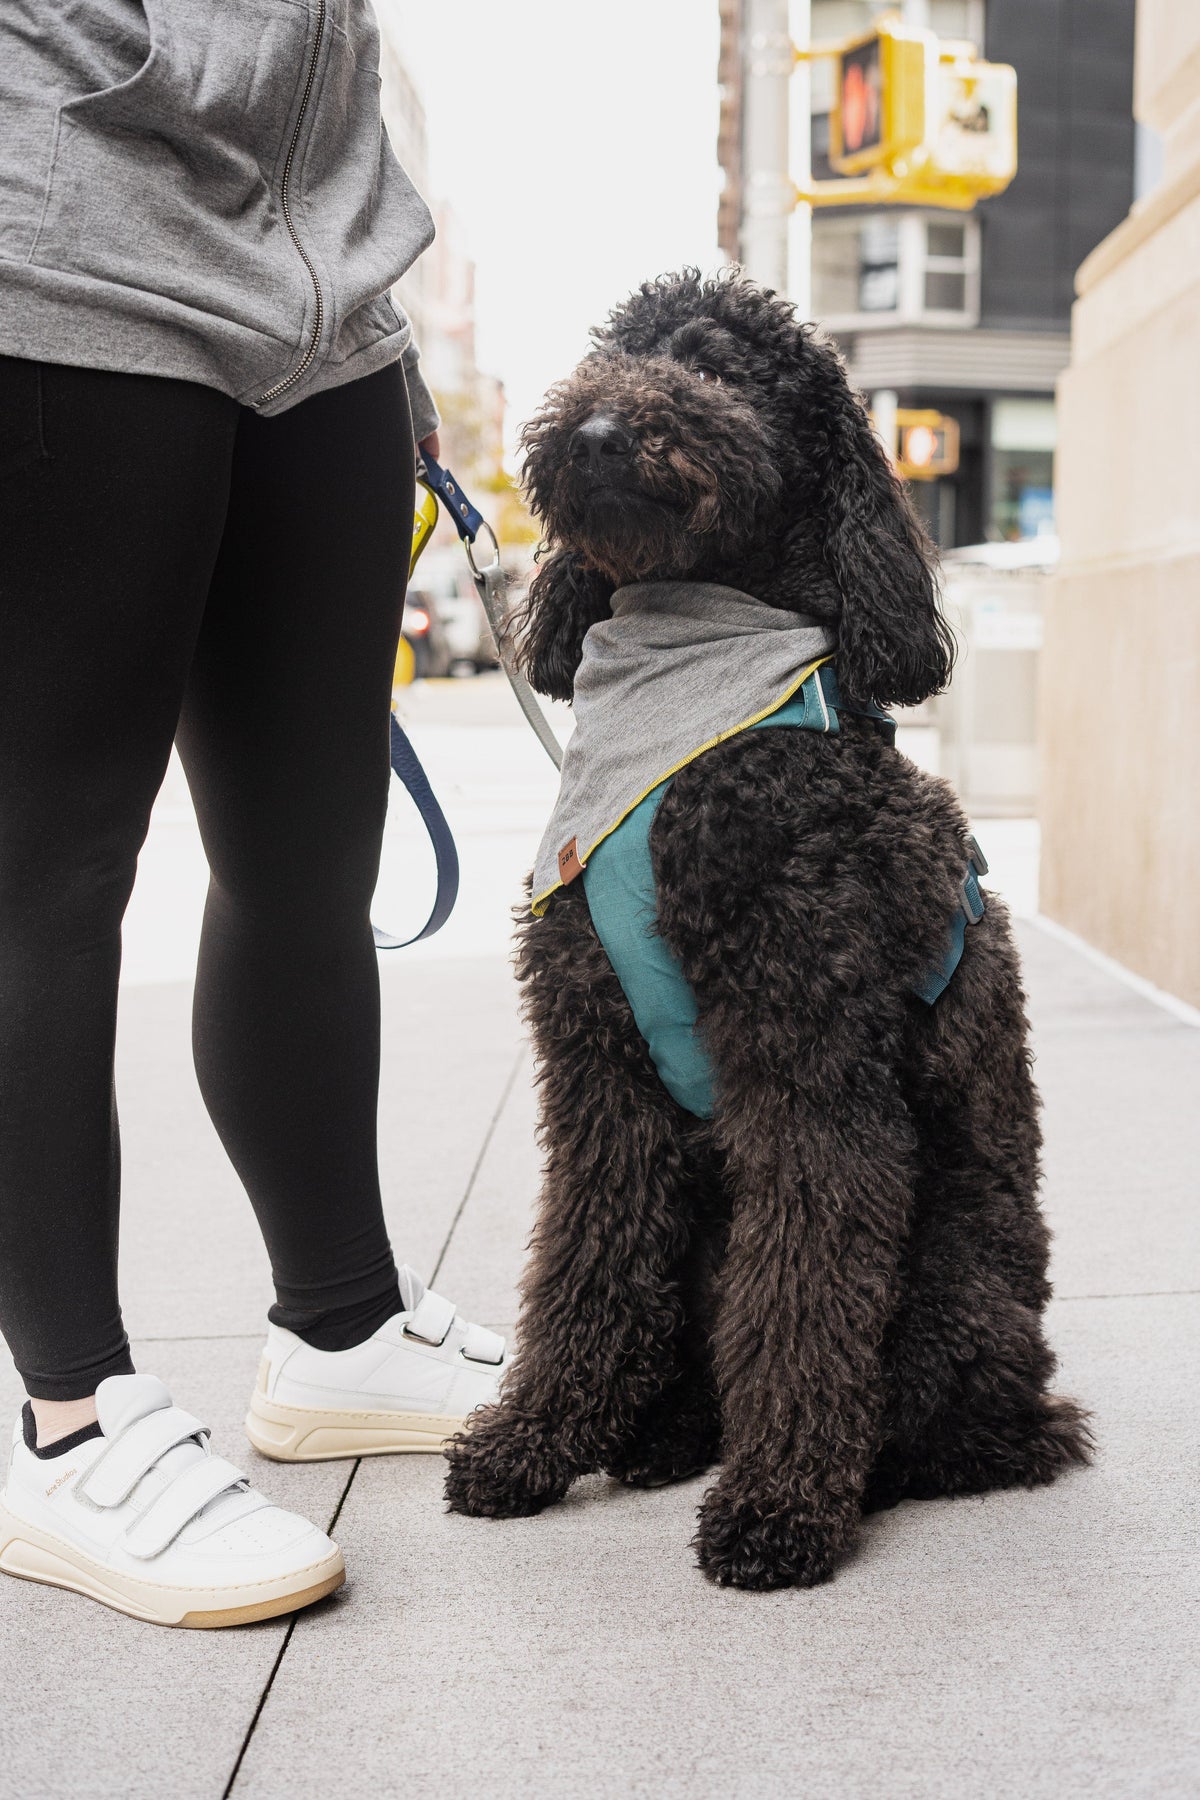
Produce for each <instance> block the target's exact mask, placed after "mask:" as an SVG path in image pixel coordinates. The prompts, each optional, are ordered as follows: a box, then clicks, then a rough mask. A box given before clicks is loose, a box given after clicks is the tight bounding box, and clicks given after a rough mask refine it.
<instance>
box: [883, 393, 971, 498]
mask: <svg viewBox="0 0 1200 1800" xmlns="http://www.w3.org/2000/svg"><path fill="white" fill-rule="evenodd" d="M894 461H895V464H896V472H897V474H898V475H902V476H903V477H904V479H905V481H936V480H937V478H938V476H939V475H953V474H954V471H955V470H956V469H957V468H958V420H957V419H951V418H948V417H947V415H946V414H945V413H940V412H930V411H926V410H924V409H918V408H913V407H903V406H901V407H897V409H896V454H895V458H894Z"/></svg>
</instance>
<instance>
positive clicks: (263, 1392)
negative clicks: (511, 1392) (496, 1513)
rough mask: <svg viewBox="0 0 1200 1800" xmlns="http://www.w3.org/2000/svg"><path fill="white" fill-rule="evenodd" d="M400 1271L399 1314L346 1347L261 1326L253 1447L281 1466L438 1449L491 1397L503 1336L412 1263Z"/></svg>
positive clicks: (250, 1419)
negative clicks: (464, 1312) (323, 1345)
mask: <svg viewBox="0 0 1200 1800" xmlns="http://www.w3.org/2000/svg"><path fill="white" fill-rule="evenodd" d="M399 1275H400V1294H401V1297H402V1299H403V1301H404V1306H405V1310H404V1311H403V1312H401V1313H397V1314H396V1315H395V1317H394V1318H391V1319H389V1320H388V1321H387V1323H386V1324H384V1325H381V1326H380V1327H379V1330H378V1331H377V1332H376V1333H375V1334H374V1336H373V1337H369V1338H368V1339H367V1340H366V1342H365V1343H363V1344H358V1345H356V1346H355V1348H354V1349H353V1350H314V1349H313V1348H312V1347H311V1346H310V1345H308V1344H306V1343H304V1341H303V1340H302V1339H301V1338H298V1337H297V1336H296V1335H295V1333H294V1332H291V1331H284V1330H283V1329H282V1328H281V1327H280V1326H278V1325H271V1326H269V1327H268V1329H267V1347H266V1349H265V1351H264V1352H263V1359H262V1362H261V1364H260V1365H259V1370H258V1386H257V1387H256V1388H255V1390H254V1394H253V1397H252V1399H251V1401H250V1411H249V1412H248V1413H247V1415H246V1432H247V1435H248V1436H249V1439H250V1442H251V1443H252V1444H253V1445H254V1447H255V1449H256V1450H261V1451H262V1453H263V1455H264V1456H273V1457H275V1458H276V1459H277V1460H278V1461H280V1462H326V1461H328V1460H329V1459H330V1458H332V1457H337V1456H386V1455H391V1454H395V1453H396V1452H398V1451H405V1450H440V1449H441V1448H442V1446H443V1444H445V1443H446V1442H447V1440H448V1439H449V1438H451V1437H453V1436H454V1433H455V1432H456V1431H458V1430H459V1429H460V1427H461V1426H462V1423H463V1420H464V1419H465V1418H466V1416H467V1414H468V1413H470V1412H474V1410H475V1408H476V1407H477V1406H486V1405H487V1403H488V1402H489V1401H491V1400H494V1399H495V1398H496V1393H497V1390H498V1388H499V1384H500V1377H501V1376H502V1375H503V1373H504V1371H505V1369H506V1367H507V1366H508V1365H507V1359H506V1357H505V1351H504V1339H503V1338H502V1337H497V1335H496V1333H495V1332H494V1331H486V1330H485V1329H484V1328H483V1326H482V1325H468V1324H467V1322H466V1320H465V1319H463V1318H461V1317H460V1316H459V1314H458V1313H457V1312H456V1311H455V1308H454V1303H453V1301H451V1300H443V1298H442V1296H441V1295H440V1294H435V1293H432V1292H431V1291H430V1290H429V1289H428V1288H427V1287H426V1286H425V1283H424V1282H423V1281H422V1280H421V1278H420V1276H419V1275H415V1274H414V1273H413V1271H412V1270H411V1269H409V1268H402V1269H401V1270H400V1271H399Z"/></svg>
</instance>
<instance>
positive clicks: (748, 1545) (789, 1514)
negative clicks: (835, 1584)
mask: <svg viewBox="0 0 1200 1800" xmlns="http://www.w3.org/2000/svg"><path fill="white" fill-rule="evenodd" d="M699 1519H700V1528H699V1530H698V1531H697V1533H696V1535H695V1537H694V1538H693V1539H692V1547H693V1549H694V1550H695V1551H696V1560H697V1562H698V1563H699V1565H700V1567H701V1568H702V1569H703V1570H704V1573H705V1574H706V1575H707V1576H708V1577H709V1578H710V1580H712V1581H715V1582H717V1583H718V1585H719V1586H721V1587H737V1588H749V1589H751V1590H752V1591H755V1592H759V1593H762V1592H765V1591H767V1590H768V1589H770V1588H783V1587H816V1586H817V1584H818V1583H819V1582H822V1581H828V1580H829V1577H830V1576H831V1575H832V1574H833V1571H834V1566H835V1564H836V1562H837V1560H838V1557H839V1556H840V1555H841V1553H842V1551H843V1550H844V1549H845V1548H846V1534H845V1531H844V1529H843V1528H842V1526H841V1525H840V1524H839V1523H836V1522H832V1521H823V1520H818V1519H811V1518H804V1517H802V1516H801V1515H800V1514H799V1513H798V1512H796V1511H794V1510H792V1509H791V1508H789V1507H788V1506H786V1505H784V1504H780V1503H779V1502H778V1501H775V1500H772V1498H771V1496H769V1495H763V1496H762V1497H761V1498H752V1497H749V1496H747V1495H744V1494H735V1493H731V1492H729V1491H727V1490H725V1489H724V1488H723V1487H722V1485H721V1484H720V1483H718V1485H717V1486H716V1487H715V1488H713V1489H711V1491H710V1492H709V1493H708V1494H707V1495H706V1497H705V1500H704V1503H703V1505H702V1506H701V1508H700V1513H699Z"/></svg>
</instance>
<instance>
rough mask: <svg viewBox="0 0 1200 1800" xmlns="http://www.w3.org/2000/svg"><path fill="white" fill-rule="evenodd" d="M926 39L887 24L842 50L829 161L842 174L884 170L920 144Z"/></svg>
mask: <svg viewBox="0 0 1200 1800" xmlns="http://www.w3.org/2000/svg"><path fill="white" fill-rule="evenodd" d="M926 35H927V34H925V33H921V32H912V33H907V34H906V33H905V31H904V28H903V27H902V26H899V25H898V24H896V25H894V24H893V23H892V22H891V21H887V22H886V23H885V24H884V25H882V26H880V28H879V29H878V30H876V31H873V32H871V34H870V35H869V36H868V37H865V38H859V39H857V40H853V39H852V40H851V41H850V42H849V43H847V44H844V45H843V46H842V48H841V50H840V52H839V54H838V59H837V60H838V78H837V94H838V103H837V105H836V106H835V108H834V110H833V112H832V114H831V115H830V120H829V128H830V142H829V160H830V162H831V163H832V164H833V166H834V168H835V169H837V170H839V171H840V173H841V174H843V175H859V174H862V173H864V172H865V171H866V170H868V169H875V168H880V167H882V166H883V165H885V164H887V163H890V162H892V161H894V159H895V158H896V157H898V156H903V155H904V154H905V153H906V152H908V151H911V150H913V149H915V148H916V146H917V145H918V144H919V143H920V142H921V137H922V134H923V132H924V128H925V53H926V45H925V37H926Z"/></svg>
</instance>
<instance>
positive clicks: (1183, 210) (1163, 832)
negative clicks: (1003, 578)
mask: <svg viewBox="0 0 1200 1800" xmlns="http://www.w3.org/2000/svg"><path fill="white" fill-rule="evenodd" d="M1135 108H1136V111H1137V113H1138V116H1139V118H1141V119H1142V120H1143V121H1144V122H1145V123H1147V124H1149V125H1152V126H1153V127H1154V129H1155V130H1157V131H1159V132H1161V133H1162V134H1163V137H1164V139H1165V170H1164V176H1163V180H1162V182H1161V183H1160V185H1159V186H1158V188H1156V189H1155V191H1154V192H1153V193H1152V194H1151V195H1149V196H1148V197H1147V198H1146V199H1145V200H1143V201H1142V202H1140V203H1139V204H1138V205H1137V206H1135V208H1134V210H1133V212H1132V213H1131V214H1130V216H1129V218H1128V219H1127V220H1126V221H1125V223H1124V224H1123V225H1121V226H1119V227H1118V229H1117V230H1116V231H1115V232H1113V233H1112V235H1111V236H1110V237H1108V238H1106V239H1105V241H1104V242H1103V243H1102V244H1100V245H1099V246H1098V247H1097V249H1096V250H1095V251H1093V253H1092V255H1091V256H1090V257H1089V258H1088V259H1087V261H1086V262H1085V263H1084V264H1083V266H1082V268H1081V269H1080V271H1079V276H1078V280H1077V292H1078V295H1079V298H1078V300H1077V302H1076V305H1075V311H1074V318H1073V322H1072V353H1071V365H1070V368H1069V369H1068V370H1067V371H1066V373H1065V374H1064V375H1063V376H1062V377H1061V379H1060V382H1059V449H1058V467H1057V475H1056V482H1057V490H1058V492H1057V506H1058V518H1059V529H1060V533H1061V537H1062V564H1061V569H1060V573H1059V576H1058V578H1057V580H1056V582H1055V583H1054V584H1053V587H1052V589H1051V592H1050V595H1049V598H1048V604H1047V617H1046V642H1045V651H1044V655H1043V663H1042V680H1041V709H1042V710H1041V739H1042V749H1043V761H1042V803H1041V810H1042V825H1043V843H1042V894H1041V905H1042V910H1043V911H1044V912H1045V913H1047V914H1048V915H1049V917H1051V918H1053V919H1057V920H1058V921H1060V923H1062V924H1063V925H1066V926H1068V927H1069V928H1070V929H1071V930H1072V931H1077V932H1078V933H1079V934H1080V935H1081V936H1083V937H1085V938H1087V939H1088V940H1089V941H1090V942H1091V943H1093V944H1095V945H1096V946H1097V947H1098V948H1099V949H1101V950H1103V951H1105V952H1107V953H1108V954H1109V955H1110V956H1115V957H1116V958H1117V959H1118V960H1119V961H1120V962H1122V963H1124V964H1125V965H1126V966H1127V967H1129V968H1131V969H1133V970H1135V971H1136V972H1137V973H1138V974H1140V975H1144V976H1147V977H1148V978H1149V979H1150V980H1151V981H1154V982H1157V983H1158V984H1159V986H1161V987H1164V988H1166V989H1167V990H1169V991H1170V992H1172V993H1174V994H1178V995H1179V996H1181V997H1182V998H1183V999H1185V1000H1189V1001H1191V1002H1192V1003H1193V1004H1198V1005H1200V5H1191V4H1187V5H1185V4H1183V3H1182V0H1139V6H1138V66H1137V78H1136V99H1135Z"/></svg>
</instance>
